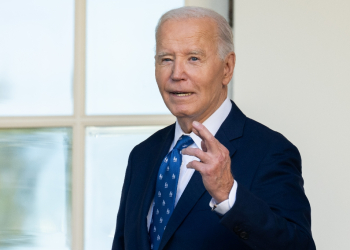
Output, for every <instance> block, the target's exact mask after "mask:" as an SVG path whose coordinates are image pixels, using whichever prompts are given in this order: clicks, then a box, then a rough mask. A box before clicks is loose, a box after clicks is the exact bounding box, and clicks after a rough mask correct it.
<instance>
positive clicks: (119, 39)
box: [86, 0, 184, 115]
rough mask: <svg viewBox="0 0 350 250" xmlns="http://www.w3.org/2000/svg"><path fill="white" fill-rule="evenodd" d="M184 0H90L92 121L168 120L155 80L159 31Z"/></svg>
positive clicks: (88, 66)
mask: <svg viewBox="0 0 350 250" xmlns="http://www.w3.org/2000/svg"><path fill="white" fill-rule="evenodd" d="M183 5H184V0H167V1H164V0H149V1H143V0H137V1H112V0H103V1H101V0H87V50H86V57H87V62H86V70H87V71H86V84H87V92H86V95H87V102H86V112H87V114H88V115H111V114H168V113H169V111H168V109H167V108H166V106H165V105H164V103H163V101H162V98H161V95H160V94H159V91H158V87H157V84H156V81H155V77H154V48H155V38H154V30H155V27H156V24H157V21H158V19H159V18H160V16H161V15H162V14H163V13H164V12H166V11H168V10H170V9H172V8H178V7H181V6H183Z"/></svg>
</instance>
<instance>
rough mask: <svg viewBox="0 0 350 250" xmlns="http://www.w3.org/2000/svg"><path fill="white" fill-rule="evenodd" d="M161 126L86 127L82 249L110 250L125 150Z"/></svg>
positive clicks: (125, 159)
mask: <svg viewBox="0 0 350 250" xmlns="http://www.w3.org/2000/svg"><path fill="white" fill-rule="evenodd" d="M161 128H162V127H160V126H145V127H110V128H101V127H100V128H96V127H89V128H87V130H86V172H85V250H96V249H111V246H112V241H113V237H114V231H115V223H116V216H117V212H118V208H119V201H120V195H121V190H122V186H123V182H124V175H125V170H126V166H127V163H128V158H129V153H130V152H131V150H132V148H133V147H134V146H135V145H137V144H139V143H140V142H141V141H143V140H145V139H146V138H147V137H149V136H150V135H151V134H153V133H154V132H156V131H157V130H159V129H161Z"/></svg>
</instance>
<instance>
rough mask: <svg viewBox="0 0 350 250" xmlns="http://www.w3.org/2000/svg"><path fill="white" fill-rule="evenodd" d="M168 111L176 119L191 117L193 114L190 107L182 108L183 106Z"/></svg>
mask: <svg viewBox="0 0 350 250" xmlns="http://www.w3.org/2000/svg"><path fill="white" fill-rule="evenodd" d="M169 110H170V112H171V113H172V114H173V115H174V116H176V117H177V118H185V117H191V116H193V115H194V113H195V112H194V110H193V108H191V107H183V105H181V107H179V106H177V107H171V108H169Z"/></svg>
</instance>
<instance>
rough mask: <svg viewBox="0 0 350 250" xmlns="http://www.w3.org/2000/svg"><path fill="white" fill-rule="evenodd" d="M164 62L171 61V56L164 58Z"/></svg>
mask: <svg viewBox="0 0 350 250" xmlns="http://www.w3.org/2000/svg"><path fill="white" fill-rule="evenodd" d="M162 62H171V59H170V58H163V59H162Z"/></svg>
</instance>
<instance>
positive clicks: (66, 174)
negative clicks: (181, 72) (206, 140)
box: [0, 0, 350, 250]
mask: <svg viewBox="0 0 350 250" xmlns="http://www.w3.org/2000/svg"><path fill="white" fill-rule="evenodd" d="M185 5H194V6H202V7H207V8H211V9H214V10H215V11H217V12H219V13H220V14H221V15H223V16H224V17H225V18H227V20H228V21H229V23H230V24H231V26H232V28H233V32H234V41H235V52H236V55H237V63H236V68H235V73H234V78H233V80H232V82H231V83H230V92H229V96H230V98H231V99H233V100H234V101H235V102H236V103H237V104H238V106H239V107H240V108H241V110H242V111H243V112H244V113H245V114H246V115H247V116H249V117H251V118H252V119H255V120H257V121H259V122H261V123H263V124H265V125H267V126H268V127H270V128H271V129H273V130H276V131H279V132H281V133H282V134H283V135H285V136H286V137H287V138H288V139H289V140H290V141H291V142H292V143H294V144H295V145H296V146H297V147H298V148H299V150H300V152H301V155H302V159H303V177H304V179H305V191H306V194H307V196H308V198H309V200H310V202H311V207H312V230H313V235H314V240H315V242H316V245H317V249H320V250H329V249H339V250H348V249H350V242H349V240H348V237H349V235H350V192H349V191H348V190H349V187H348V185H347V182H348V178H349V177H348V176H350V161H349V152H350V129H349V128H350V46H349V44H350V26H349V24H350V1H347V0H332V1H331V0H317V1H316V0H309V1H302V0H286V1H278V0H265V1H259V0H250V1H244V0H167V1H162V0H149V1H141V0H136V1H121V0H99V1H97V0H75V1H74V0H60V1H53V0H51V1H47V0H12V1H7V0H0V249H4V250H27V249H28V250H43V249H53V250H96V249H110V248H111V244H112V240H113V234H114V230H115V219H116V214H117V211H118V207H119V199H120V193H121V187H122V184H123V179H124V173H125V168H126V164H127V158H128V154H129V152H130V151H131V149H132V148H133V147H134V146H135V145H136V144H138V143H140V142H141V141H143V140H144V139H146V138H147V137H148V136H149V135H151V134H152V133H154V132H155V131H157V130H159V129H160V128H162V127H164V126H166V125H168V124H171V123H172V122H174V120H175V119H174V117H172V115H170V113H169V112H168V110H167V109H166V107H165V105H164V104H163V101H162V99H161V96H160V94H159V92H158V89H157V86H156V82H155V79H154V59H153V56H154V48H155V39H154V29H155V26H156V24H157V20H158V18H159V17H160V16H161V15H162V14H163V13H164V12H166V11H167V10H170V9H172V8H177V7H181V6H185Z"/></svg>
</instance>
